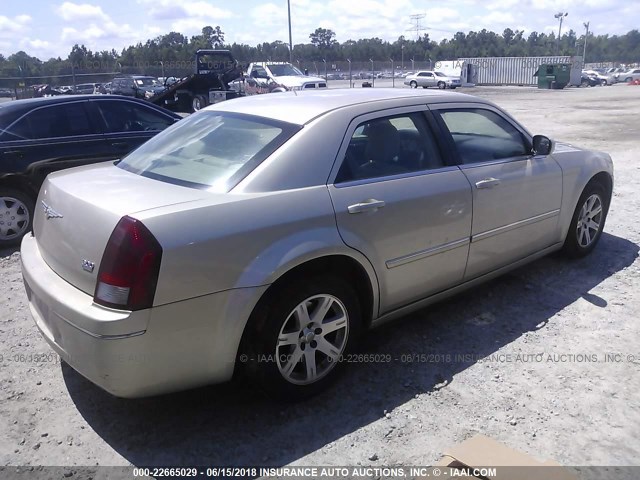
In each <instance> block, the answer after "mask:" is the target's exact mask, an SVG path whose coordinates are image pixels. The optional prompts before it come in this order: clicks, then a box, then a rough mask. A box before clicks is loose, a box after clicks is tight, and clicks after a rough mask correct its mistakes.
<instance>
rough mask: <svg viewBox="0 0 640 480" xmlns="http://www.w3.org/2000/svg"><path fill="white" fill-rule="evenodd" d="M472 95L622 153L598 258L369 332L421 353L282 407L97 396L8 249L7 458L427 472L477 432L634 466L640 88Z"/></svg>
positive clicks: (228, 394)
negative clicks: (69, 360) (31, 303)
mask: <svg viewBox="0 0 640 480" xmlns="http://www.w3.org/2000/svg"><path fill="white" fill-rule="evenodd" d="M467 91H468V92H469V93H473V94H476V95H480V96H483V97H487V98H490V99H492V100H494V101H496V102H497V103H498V104H500V105H501V106H503V107H504V108H506V109H507V110H508V111H510V112H511V113H512V114H514V115H515V117H516V118H518V119H519V120H520V121H522V122H523V123H524V124H525V125H527V127H528V128H529V129H530V130H531V131H532V132H534V133H546V134H548V135H550V136H552V137H555V138H558V139H563V140H566V141H569V142H571V143H575V144H577V145H581V146H585V147H589V148H595V149H600V150H604V151H607V152H609V153H610V154H611V155H612V157H613V159H614V162H615V167H616V185H615V192H614V197H613V201H612V205H611V211H610V216H609V219H608V222H607V227H606V233H605V234H604V235H603V237H602V240H601V243H600V245H599V246H598V248H597V249H596V250H595V252H594V253H593V254H592V255H591V256H589V257H588V258H585V259H583V260H579V261H567V260H564V259H562V258H559V257H549V258H545V259H542V260H540V261H538V262H535V263H534V264H532V265H529V266H527V267H525V268H521V269H519V270H517V271H515V272H513V273H511V274H509V275H506V276H504V277H502V278H500V279H497V280H495V281H493V282H491V283H489V284H486V285H484V286H482V287H480V288H477V289H475V290H473V291H470V292H468V293H466V294H463V295H461V296H458V297H456V298H454V299H452V300H450V301H447V302H445V303H442V304H439V305H437V306H435V307H432V308H430V309H428V310H425V311H421V312H418V313H415V314H413V315H410V316H408V317H407V318H405V319H403V320H400V321H398V322H396V323H394V324H392V325H389V326H388V327H385V328H384V329H381V330H378V331H374V332H372V333H371V334H370V335H368V337H367V338H366V340H365V345H364V346H363V351H365V352H369V353H385V354H386V353H389V354H391V355H392V357H394V358H401V357H402V358H404V357H403V356H404V355H406V354H417V355H418V356H419V355H420V354H425V358H424V359H420V358H418V359H417V360H425V361H424V362H422V361H416V362H414V363H407V362H402V361H393V362H391V363H378V364H372V363H367V364H353V365H350V368H349V370H348V373H347V374H346V375H345V376H344V377H343V378H342V380H341V381H340V382H339V383H338V385H337V386H336V387H335V388H333V389H332V390H331V391H329V392H326V393H325V394H323V395H321V396H319V397H317V398H314V399H312V400H310V401H308V402H306V403H303V404H298V405H281V404H275V403H272V402H269V401H267V400H265V399H264V398H263V397H262V396H260V395H259V394H257V393H256V392H254V391H252V390H251V389H249V388H248V387H237V386H233V385H223V386H215V387H209V388H204V389H199V390H195V391H190V392H185V393H181V394H175V395H170V396H165V397H160V398H154V399H145V400H136V401H131V400H129V401H127V400H119V399H116V398H114V397H112V396H110V395H108V394H106V393H104V392H102V391H101V390H100V389H98V388H97V387H95V386H93V385H92V384H91V383H89V382H88V381H86V380H84V379H83V378H82V377H80V376H79V375H78V374H76V373H75V372H74V371H73V370H71V369H70V368H69V367H67V366H61V365H60V363H59V360H58V359H57V357H56V356H55V355H53V354H51V355H44V354H49V353H51V351H50V349H49V348H48V346H47V344H46V343H45V342H44V340H43V339H42V338H41V336H40V334H39V333H38V331H37V329H36V327H35V325H34V323H33V321H32V320H31V318H30V316H29V312H28V308H27V306H26V296H25V292H24V290H23V287H22V283H21V275H20V266H19V258H18V255H19V254H18V253H13V252H2V255H1V258H0V357H1V358H0V416H1V418H2V420H1V421H0V464H2V465H72V466H73V465H75V466H79V465H129V464H134V465H153V464H164V465H171V464H181V465H188V464H198V465H238V464H239V465H242V464H260V465H263V464H267V465H275V466H280V465H287V464H290V463H295V464H298V465H336V466H337V465H358V464H362V465H379V466H380V465H387V466H388V465H394V464H402V465H428V464H431V463H432V462H434V461H435V460H437V459H438V458H439V456H440V455H441V454H442V452H443V451H444V450H445V449H446V448H447V447H449V446H451V445H453V444H455V443H458V442H460V441H462V440H464V439H465V438H468V437H470V436H472V435H474V434H475V433H483V434H485V435H488V436H491V437H493V438H495V439H497V440H499V441H501V442H503V443H506V444H508V445H510V446H511V447H514V448H517V449H519V450H522V451H524V452H527V453H529V454H532V455H534V456H535V457H537V458H539V459H545V458H551V459H555V460H557V461H559V462H561V463H563V464H565V465H583V466H584V465H640V439H639V436H640V434H639V432H640V396H639V395H638V392H639V391H640V342H639V341H638V338H639V334H640V324H639V322H638V314H639V312H640V288H639V285H640V261H638V251H639V247H638V245H639V244H640V222H639V221H638V211H640V196H639V195H638V191H640V163H639V162H638V160H639V159H640V87H629V86H624V85H617V86H613V87H598V88H589V89H568V90H564V91H550V90H535V89H529V88H515V87H514V88H510V87H503V88H474V89H468V90H467ZM607 354H614V355H612V356H610V357H609V358H608V361H607ZM477 359H483V360H480V361H477ZM581 478H597V475H596V474H595V473H594V472H588V471H584V470H583V471H582V473H581ZM616 478H620V477H616ZM625 478H637V475H635V476H634V475H631V473H628V474H627V476H626V477H625Z"/></svg>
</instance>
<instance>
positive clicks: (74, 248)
mask: <svg viewBox="0 0 640 480" xmlns="http://www.w3.org/2000/svg"><path fill="white" fill-rule="evenodd" d="M208 195H209V194H208V192H205V191H202V190H196V189H192V188H187V187H181V186H178V185H173V184H170V183H165V182H160V181H157V180H152V179H149V178H146V177H142V176H140V175H136V174H134V173H131V172H127V171H125V170H123V169H121V168H118V167H116V166H115V165H113V164H112V163H110V162H109V163H106V164H101V165H89V166H86V167H80V168H75V169H71V170H66V171H64V172H60V173H55V174H52V175H49V176H48V177H47V179H46V180H45V183H44V184H43V186H42V188H41V190H40V195H39V197H38V201H37V204H36V208H35V215H34V222H33V232H34V235H35V237H36V240H37V242H38V247H39V249H40V253H41V255H42V257H43V259H44V261H45V262H46V263H47V264H48V265H49V266H50V267H51V269H52V270H53V271H55V272H56V273H57V274H58V275H59V276H60V277H62V278H63V279H64V280H66V281H67V282H69V283H70V284H72V285H73V286H75V287H76V288H78V289H80V290H82V291H83V292H85V293H87V294H89V295H93V294H94V291H95V286H96V279H97V275H98V271H99V269H100V261H101V260H102V255H103V253H104V250H105V247H106V245H107V242H108V241H109V237H110V236H111V233H112V232H113V229H114V228H115V226H116V225H117V223H118V221H119V220H120V219H121V218H122V217H123V216H125V215H131V216H134V215H135V214H136V213H139V212H142V211H144V210H149V209H154V208H158V207H164V206H167V205H175V204H179V203H186V202H193V201H197V200H202V199H204V198H207V196H208Z"/></svg>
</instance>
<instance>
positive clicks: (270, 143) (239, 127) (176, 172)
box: [118, 111, 301, 192]
mask: <svg viewBox="0 0 640 480" xmlns="http://www.w3.org/2000/svg"><path fill="white" fill-rule="evenodd" d="M300 128H301V127H300V126H298V125H293V124H290V123H286V122H278V121H274V120H271V119H267V118H263V117H256V116H253V115H242V114H236V113H228V112H212V111H200V112H198V113H196V114H193V115H190V116H189V117H187V118H185V119H184V120H181V121H179V122H178V123H176V124H175V125H173V126H171V127H169V128H168V129H166V130H164V131H163V132H162V133H160V134H158V135H156V136H155V137H153V138H152V139H151V140H149V141H148V142H146V143H144V144H143V145H142V146H141V147H140V148H138V149H137V150H134V151H133V152H131V153H130V154H129V155H128V156H126V157H125V158H124V159H123V160H122V161H121V162H119V163H118V166H119V167H120V168H123V169H125V170H127V171H130V172H133V173H136V174H138V175H142V176H145V177H150V178H154V179H156V180H161V181H164V182H169V183H174V184H177V185H183V186H186V187H192V188H200V189H206V190H210V191H214V192H228V191H229V190H230V189H231V188H233V187H234V186H235V185H236V184H237V183H238V182H239V181H240V180H242V179H243V178H244V177H245V176H247V175H248V174H249V173H250V172H251V171H252V170H253V169H254V168H256V166H258V165H259V164H260V163H261V162H262V161H263V160H264V159H266V158H267V157H268V156H269V155H271V154H272V153H273V152H274V151H275V150H276V149H277V148H279V147H280V146H281V145H282V144H283V143H284V142H286V141H287V140H288V139H289V138H291V136H293V135H294V134H295V133H296V132H297V131H298V130H299V129H300Z"/></svg>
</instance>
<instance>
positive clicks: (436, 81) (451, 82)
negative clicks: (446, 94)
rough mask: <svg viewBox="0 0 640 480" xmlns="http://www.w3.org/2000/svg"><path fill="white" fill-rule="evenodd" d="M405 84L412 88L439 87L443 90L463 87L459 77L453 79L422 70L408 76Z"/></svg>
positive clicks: (439, 73) (442, 74)
mask: <svg viewBox="0 0 640 480" xmlns="http://www.w3.org/2000/svg"><path fill="white" fill-rule="evenodd" d="M404 84H405V85H409V86H410V87H411V88H418V87H422V88H429V87H438V88H439V89H441V90H444V89H445V88H451V89H455V88H458V87H460V86H462V82H461V81H460V78H459V77H452V76H449V75H446V74H444V73H442V72H437V71H432V70H422V71H419V72H416V73H414V74H413V75H407V77H406V78H405V81H404Z"/></svg>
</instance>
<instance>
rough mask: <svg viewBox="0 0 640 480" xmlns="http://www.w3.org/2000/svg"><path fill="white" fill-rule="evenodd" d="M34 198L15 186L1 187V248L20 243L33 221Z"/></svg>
mask: <svg viewBox="0 0 640 480" xmlns="http://www.w3.org/2000/svg"><path fill="white" fill-rule="evenodd" d="M33 208H34V202H33V199H32V198H31V197H30V196H29V195H27V194H26V193H23V192H21V191H20V190H16V189H13V188H4V187H0V248H6V247H12V246H14V245H18V244H19V243H20V241H21V240H22V237H24V236H25V234H27V233H28V232H29V231H31V225H32V223H33Z"/></svg>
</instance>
